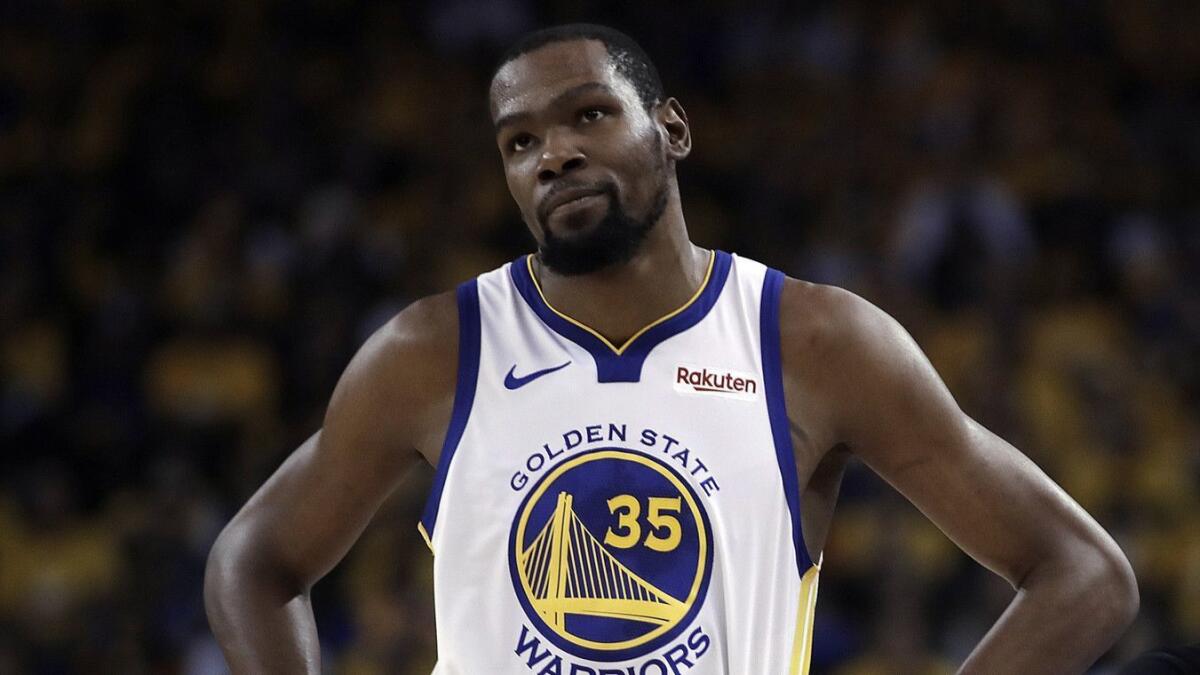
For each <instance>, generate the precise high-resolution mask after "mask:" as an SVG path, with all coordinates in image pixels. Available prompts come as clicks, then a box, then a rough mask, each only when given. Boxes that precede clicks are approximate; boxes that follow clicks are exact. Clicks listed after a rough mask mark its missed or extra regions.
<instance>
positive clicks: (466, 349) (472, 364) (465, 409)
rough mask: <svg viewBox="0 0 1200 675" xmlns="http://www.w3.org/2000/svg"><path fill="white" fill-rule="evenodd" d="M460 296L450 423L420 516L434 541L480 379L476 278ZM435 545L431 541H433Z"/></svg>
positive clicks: (462, 286) (461, 287) (461, 289)
mask: <svg viewBox="0 0 1200 675" xmlns="http://www.w3.org/2000/svg"><path fill="white" fill-rule="evenodd" d="M456 296H457V299H458V378H457V383H456V384H455V387H454V409H453V410H452V411H451V413H450V424H449V425H448V426H447V428H446V440H445V441H444V442H443V443H442V454H441V456H439V457H438V465H437V470H436V471H435V472H434V474H433V486H432V487H431V488H430V490H429V499H428V500H426V502H425V511H424V513H423V514H422V515H421V525H422V526H423V527H424V532H425V535H426V536H427V537H429V539H430V541H431V542H432V540H433V526H434V523H435V522H436V521H437V516H438V509H439V508H440V506H441V503H442V488H444V487H445V485H446V474H447V473H449V471H450V461H451V460H452V459H454V453H455V451H456V450H458V442H459V441H460V440H462V435H463V430H465V429H466V428H467V420H468V419H469V418H470V417H471V406H472V405H473V404H474V402H475V384H476V381H477V380H478V379H479V335H480V319H479V284H478V282H477V280H475V279H472V280H470V281H466V282H463V283H462V284H459V286H458V290H457V292H456ZM430 547H431V548H432V543H431V544H430Z"/></svg>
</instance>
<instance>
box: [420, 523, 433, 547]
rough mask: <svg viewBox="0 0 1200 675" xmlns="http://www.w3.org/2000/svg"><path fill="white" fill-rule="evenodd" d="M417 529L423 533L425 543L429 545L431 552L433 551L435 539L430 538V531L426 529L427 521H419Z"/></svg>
mask: <svg viewBox="0 0 1200 675" xmlns="http://www.w3.org/2000/svg"><path fill="white" fill-rule="evenodd" d="M417 531H418V532H420V533H421V538H422V539H424V540H425V545H426V546H428V547H429V552H430V553H433V541H431V540H430V539H429V533H428V532H426V531H425V523H422V522H420V521H418V522H417Z"/></svg>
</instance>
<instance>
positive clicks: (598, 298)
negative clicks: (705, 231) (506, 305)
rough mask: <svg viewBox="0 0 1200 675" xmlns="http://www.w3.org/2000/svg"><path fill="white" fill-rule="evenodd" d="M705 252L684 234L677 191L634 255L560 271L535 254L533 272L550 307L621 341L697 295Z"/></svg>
mask: <svg viewBox="0 0 1200 675" xmlns="http://www.w3.org/2000/svg"><path fill="white" fill-rule="evenodd" d="M708 261H709V252H708V251H706V250H704V249H702V248H700V247H698V246H696V245H695V244H693V243H692V242H691V241H690V240H689V239H688V234H687V226H686V224H685V223H684V220H683V210H682V209H681V208H680V206H679V193H678V191H677V190H675V189H672V190H671V195H670V197H669V201H668V204H667V208H666V210H665V211H664V212H663V215H662V218H660V219H659V222H658V223H657V224H656V225H655V226H654V228H653V229H652V230H651V231H650V233H649V234H648V235H647V236H646V239H645V241H643V242H642V245H641V247H640V248H639V249H638V251H637V253H635V254H634V256H633V258H632V259H630V260H629V261H628V262H626V263H624V264H621V265H614V266H612V267H608V268H605V269H602V270H598V271H596V272H593V273H591V274H581V275H577V276H564V275H561V274H556V273H555V272H554V271H553V270H550V269H548V268H546V267H545V266H543V265H542V264H541V262H540V261H539V260H538V259H537V257H536V256H535V257H534V264H533V267H534V272H535V273H536V275H537V279H538V283H539V284H540V286H541V288H542V293H543V294H544V295H545V297H546V301H547V302H549V303H550V305H552V306H553V307H554V308H555V309H557V310H558V311H559V312H562V313H563V314H566V315H567V316H570V317H571V318H573V319H575V320H576V321H579V322H581V323H583V324H585V325H587V326H589V327H590V328H592V329H593V330H595V331H597V332H599V333H600V334H601V335H603V336H605V337H606V338H608V339H609V341H610V342H612V343H613V344H614V345H618V346H619V345H621V344H622V343H624V341H625V340H626V339H628V338H629V336H631V335H633V334H634V333H636V332H637V331H639V330H641V329H642V328H643V327H644V326H646V325H647V324H649V323H651V322H653V321H655V320H657V319H658V318H660V317H662V316H663V315H665V314H669V313H670V312H672V311H674V310H676V309H678V308H679V307H681V306H683V304H684V303H686V302H687V301H688V300H690V299H691V298H692V296H693V295H695V294H696V291H697V290H698V289H699V288H700V284H701V283H702V282H703V280H704V274H705V272H706V271H707V269H708Z"/></svg>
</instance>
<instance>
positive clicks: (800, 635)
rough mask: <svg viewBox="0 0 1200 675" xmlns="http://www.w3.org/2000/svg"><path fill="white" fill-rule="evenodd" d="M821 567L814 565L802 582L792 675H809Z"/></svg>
mask: <svg viewBox="0 0 1200 675" xmlns="http://www.w3.org/2000/svg"><path fill="white" fill-rule="evenodd" d="M820 575H821V565H820V564H819V563H817V564H814V565H813V566H812V567H810V568H808V571H807V572H805V573H804V577H803V578H802V579H801V580H800V602H799V603H797V608H796V635H795V637H794V638H792V666H791V668H789V669H788V673H790V675H808V667H809V662H810V661H811V659H812V638H813V618H814V614H815V612H816V607H817V581H818V579H819V577H820Z"/></svg>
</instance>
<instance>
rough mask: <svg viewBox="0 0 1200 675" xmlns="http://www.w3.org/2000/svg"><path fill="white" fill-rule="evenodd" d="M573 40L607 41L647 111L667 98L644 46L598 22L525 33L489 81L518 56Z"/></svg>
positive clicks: (612, 56) (611, 56) (619, 69)
mask: <svg viewBox="0 0 1200 675" xmlns="http://www.w3.org/2000/svg"><path fill="white" fill-rule="evenodd" d="M572 40H598V41H600V42H601V43H603V44H604V48H605V49H606V50H608V58H609V59H610V60H611V61H612V63H613V65H614V66H615V67H616V69H617V72H618V73H620V74H621V76H622V77H624V78H625V79H626V80H628V81H629V83H630V84H632V85H633V88H634V90H636V91H637V94H638V98H640V99H641V101H642V105H643V106H644V107H645V108H646V110H647V111H648V110H650V109H651V108H653V107H654V106H656V105H658V104H659V103H660V102H662V100H663V99H664V98H666V96H665V95H664V93H663V86H662V80H660V79H659V77H658V69H657V68H655V67H654V63H653V62H651V61H650V57H649V56H647V55H646V52H645V50H643V49H642V47H641V45H639V44H638V43H637V42H636V41H634V39H633V38H631V37H629V36H628V35H626V34H625V33H622V32H621V31H619V30H617V29H615V28H609V27H608V26H601V25H599V24H594V23H568V24H563V25H560V26H550V27H548V28H542V29H540V30H536V31H533V32H532V33H527V34H525V35H524V36H522V37H521V38H520V39H519V40H517V42H516V43H515V44H514V45H513V46H511V47H509V48H508V51H506V52H504V55H503V56H501V57H500V62H499V63H497V64H496V67H495V68H493V69H492V77H491V79H490V80H488V81H489V82H491V81H493V80H495V79H496V73H499V72H500V69H501V68H503V67H504V66H505V65H506V64H508V62H509V61H512V60H513V59H515V58H517V57H518V56H521V55H523V54H527V53H529V52H531V51H533V50H535V49H538V48H539V47H544V46H546V45H549V44H554V43H556V42H570V41H572Z"/></svg>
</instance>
